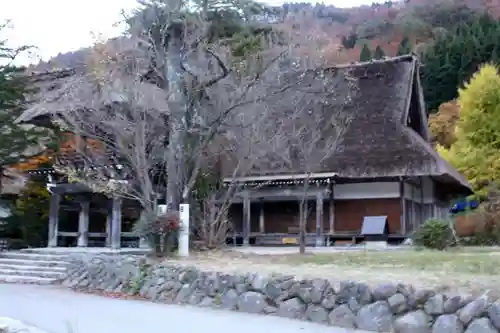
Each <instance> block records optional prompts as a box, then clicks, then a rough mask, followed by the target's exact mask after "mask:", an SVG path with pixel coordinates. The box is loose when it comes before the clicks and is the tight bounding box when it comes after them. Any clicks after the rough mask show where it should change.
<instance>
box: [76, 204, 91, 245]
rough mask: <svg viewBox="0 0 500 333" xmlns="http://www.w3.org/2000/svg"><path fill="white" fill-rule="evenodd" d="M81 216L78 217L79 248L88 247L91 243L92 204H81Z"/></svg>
mask: <svg viewBox="0 0 500 333" xmlns="http://www.w3.org/2000/svg"><path fill="white" fill-rule="evenodd" d="M80 207H81V209H80V215H79V216H78V244H77V245H78V246H79V247H87V246H88V241H89V213H90V202H88V201H86V202H82V203H80Z"/></svg>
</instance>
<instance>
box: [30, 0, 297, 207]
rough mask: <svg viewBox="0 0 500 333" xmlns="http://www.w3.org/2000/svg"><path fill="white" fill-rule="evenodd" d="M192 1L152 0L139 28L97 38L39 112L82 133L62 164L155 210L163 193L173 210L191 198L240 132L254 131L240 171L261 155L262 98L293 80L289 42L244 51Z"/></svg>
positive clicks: (97, 186)
mask: <svg viewBox="0 0 500 333" xmlns="http://www.w3.org/2000/svg"><path fill="white" fill-rule="evenodd" d="M186 6H187V3H184V2H182V1H176V2H175V3H173V2H171V3H166V2H164V1H154V2H148V3H147V4H145V7H144V8H143V10H142V11H141V12H139V13H137V14H136V15H135V16H134V17H133V18H131V19H130V20H129V22H130V24H131V29H130V35H129V36H127V37H126V38H118V39H115V40H112V41H109V42H107V43H105V44H99V45H96V47H95V48H94V52H93V55H92V56H91V57H90V59H89V60H88V63H87V64H86V66H85V69H84V70H83V71H82V72H81V73H79V74H78V75H76V76H75V77H73V78H71V79H70V80H68V81H67V82H64V84H63V86H62V87H61V88H59V89H56V90H52V91H48V92H46V93H45V95H44V96H43V97H42V100H41V101H40V102H39V103H37V104H36V105H34V106H33V107H32V108H31V110H29V112H30V113H32V114H37V113H40V112H46V110H51V112H53V114H54V116H55V117H56V118H57V119H56V123H57V124H59V126H60V127H61V128H62V129H63V130H65V131H69V132H72V133H75V134H76V135H77V137H80V138H82V140H80V144H77V145H75V152H74V154H73V155H72V157H71V160H66V161H63V160H62V159H60V161H59V162H60V163H59V170H60V171H62V172H64V173H65V174H68V175H69V176H70V178H72V179H74V180H75V181H78V182H81V183H84V184H86V185H87V186H89V187H91V188H92V189H93V190H95V191H98V192H104V193H107V194H109V195H114V196H120V197H124V198H129V199H133V200H135V201H138V202H139V203H140V204H141V206H142V207H143V209H144V210H145V211H146V213H148V214H154V213H155V212H156V202H157V199H158V197H160V196H163V193H165V194H166V195H165V196H166V201H167V206H168V209H170V210H175V209H176V208H177V207H178V204H179V203H181V202H188V201H189V199H191V197H192V195H193V188H194V187H195V185H196V182H197V180H198V179H199V177H200V173H203V171H207V169H210V167H211V166H212V165H211V164H210V162H211V160H213V156H212V155H211V153H212V152H213V151H219V152H223V151H226V152H228V150H229V151H230V149H229V148H230V147H231V145H232V143H233V141H234V140H233V141H232V139H231V135H230V133H231V132H240V133H243V132H245V131H246V132H245V133H247V138H246V140H247V141H246V142H247V144H248V147H247V148H246V154H244V155H241V154H240V153H241V152H243V150H241V149H242V148H241V147H240V148H239V149H240V150H239V151H238V153H237V154H233V156H246V157H247V159H246V160H245V162H244V163H240V165H241V167H237V168H235V175H239V176H241V175H242V174H244V172H245V170H247V169H248V168H250V167H251V166H252V164H253V163H256V162H258V161H259V159H258V156H259V154H260V152H259V151H258V150H256V149H254V146H253V145H252V144H251V143H252V142H253V141H255V139H256V138H258V135H257V134H256V133H257V132H255V128H256V126H257V124H259V123H260V124H262V123H264V121H263V119H264V118H265V113H263V112H262V110H263V107H259V104H261V103H263V102H264V101H265V100H266V99H267V98H268V97H269V96H276V95H278V94H280V93H282V92H283V91H285V90H286V89H287V88H288V86H287V85H283V84H281V82H279V80H277V75H276V74H275V73H276V71H277V70H278V63H279V62H280V61H281V59H282V58H283V56H284V53H283V52H284V50H283V48H280V47H274V44H273V43H272V40H271V39H269V38H270V37H269V34H268V35H262V36H260V37H259V38H260V39H259V38H258V41H259V43H261V44H260V46H259V47H255V45H254V47H255V49H256V50H254V51H252V52H250V53H249V54H246V55H244V56H234V55H233V54H232V50H233V49H232V48H231V45H229V43H230V41H228V40H225V41H217V42H210V41H209V38H208V37H207V34H208V32H209V31H210V22H209V21H208V19H207V18H206V15H207V8H206V7H205V8H204V9H202V10H201V11H198V12H187V11H186ZM254 42H255V40H254ZM249 120H250V121H249ZM248 124H252V126H250V127H249V126H248ZM89 140H90V141H93V142H94V143H95V145H94V147H89V145H88V142H89ZM221 142H222V144H226V146H225V147H219V146H218V145H220V143H221ZM229 142H231V144H229ZM223 148H224V149H223ZM233 153H234V151H233ZM238 154H239V155H238ZM75 156H78V160H77V161H76V160H75ZM209 171H210V170H208V172H209ZM227 192H228V193H231V191H227ZM226 201H228V200H226ZM223 211H224V210H220V214H221V216H222V214H223Z"/></svg>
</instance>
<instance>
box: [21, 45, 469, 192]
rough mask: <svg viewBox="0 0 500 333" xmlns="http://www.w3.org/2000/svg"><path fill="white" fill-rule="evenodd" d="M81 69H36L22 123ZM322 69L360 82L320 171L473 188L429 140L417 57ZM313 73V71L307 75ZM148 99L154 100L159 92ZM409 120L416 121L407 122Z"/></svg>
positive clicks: (262, 172)
mask: <svg viewBox="0 0 500 333" xmlns="http://www.w3.org/2000/svg"><path fill="white" fill-rule="evenodd" d="M80 71H81V69H80ZM315 72H316V73H317V72H318V71H315ZM79 73H81V72H79V70H77V69H59V70H52V71H46V72H38V73H34V74H33V75H32V80H33V82H34V83H35V84H36V85H37V86H39V87H40V90H41V91H40V95H39V96H37V97H35V99H38V100H39V101H41V102H38V103H36V104H34V105H35V106H34V107H33V108H30V109H28V110H27V111H26V112H25V113H24V114H23V115H22V116H21V117H20V118H19V119H18V121H22V122H29V121H31V120H33V119H34V118H36V117H40V116H43V115H47V114H50V113H54V112H56V110H58V107H57V105H58V104H57V103H56V101H57V98H58V97H57V96H58V95H59V93H58V92H59V91H61V89H63V90H65V89H68V88H71V87H72V86H73V84H74V80H75V78H76V79H78V78H79V77H81V74H79ZM321 73H322V75H329V73H330V74H331V75H332V76H338V75H339V73H340V74H342V73H344V74H345V76H349V77H352V78H353V79H355V80H356V86H357V89H356V92H355V93H353V94H352V95H351V96H350V98H349V103H348V104H345V103H344V100H343V99H342V98H333V100H331V101H328V103H327V104H328V105H327V106H326V110H327V109H331V110H335V109H336V108H338V107H340V106H339V103H343V105H342V108H344V109H345V112H347V113H349V115H350V117H351V121H350V122H349V123H348V125H347V127H346V128H345V129H344V131H343V135H342V137H341V138H340V140H339V144H338V146H337V149H336V150H335V152H334V153H333V154H332V155H331V157H330V158H328V160H326V161H325V162H324V163H323V164H322V165H318V166H317V167H316V168H315V169H314V170H313V171H314V172H315V173H323V174H334V175H335V176H336V177H339V178H348V179H367V178H372V179H373V178H388V177H418V176H431V177H434V178H435V179H437V180H439V181H442V182H444V183H447V184H449V185H451V186H456V187H457V190H458V191H461V192H464V193H469V192H471V186H470V185H469V183H468V182H467V180H466V179H465V178H464V177H463V176H462V175H461V174H460V173H459V172H458V171H457V170H456V169H455V168H453V167H452V166H451V165H450V164H449V163H447V162H446V161H444V160H443V159H442V158H441V157H440V156H439V155H438V154H437V153H436V152H435V151H434V149H433V147H432V146H431V144H430V142H429V134H428V129H427V115H426V110H425V105H424V101H423V95H422V88H421V86H420V79H419V62H418V60H417V58H416V57H414V56H412V55H408V56H401V57H395V58H388V59H384V60H374V61H371V62H366V63H356V64H350V65H345V66H337V67H334V68H326V69H322V70H321ZM308 74H311V73H308ZM308 76H311V75H306V76H305V77H306V78H307V77H308ZM333 81H335V82H336V84H337V86H336V88H335V89H336V94H337V95H339V94H343V93H344V92H346V93H348V92H349V91H351V89H349V88H347V87H342V86H338V84H339V82H340V84H342V81H343V82H344V83H343V84H345V85H348V84H350V80H347V79H344V80H340V81H339V80H338V79H335V80H333ZM148 91H150V90H148ZM145 93H147V92H145ZM285 99H286V96H285ZM285 99H284V100H285ZM147 100H155V96H152V97H151V98H147V99H145V101H147ZM84 102H85V101H82V103H84ZM72 103H73V102H72ZM290 103H291V104H293V101H292V100H290ZM290 108H293V105H290ZM409 122H411V125H408V123H409ZM226 171H227V172H224V174H225V175H227V176H229V175H231V174H232V170H231V169H230V168H229V169H226ZM303 172H304V171H303V170H298V169H296V168H294V169H290V168H280V167H276V165H271V164H269V166H268V167H265V166H263V164H260V163H259V168H258V170H257V169H254V170H253V171H252V172H251V173H250V174H248V176H249V177H245V178H247V179H251V178H254V179H257V178H261V177H263V176H265V177H266V178H269V179H272V178H273V177H275V178H283V177H286V176H287V175H291V174H300V173H303Z"/></svg>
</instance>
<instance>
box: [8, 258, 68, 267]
mask: <svg viewBox="0 0 500 333" xmlns="http://www.w3.org/2000/svg"><path fill="white" fill-rule="evenodd" d="M0 265H19V266H38V267H67V265H68V263H67V262H65V261H55V260H30V259H26V260H25V259H20V258H16V259H11V258H0Z"/></svg>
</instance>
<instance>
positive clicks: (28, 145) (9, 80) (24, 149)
mask: <svg viewBox="0 0 500 333" xmlns="http://www.w3.org/2000/svg"><path fill="white" fill-rule="evenodd" d="M5 28H6V24H2V25H0V31H1V30H4V29H5ZM26 49H27V47H22V48H18V49H13V48H9V47H8V45H7V41H0V191H1V179H2V178H3V177H4V176H5V169H6V168H7V167H9V166H11V165H13V164H15V163H17V162H19V161H21V160H23V159H25V158H29V157H31V156H33V155H36V154H38V153H39V152H40V149H38V148H41V147H40V146H41V145H40V141H43V140H41V138H42V137H43V138H46V135H47V133H46V132H45V131H42V130H41V129H37V128H30V129H28V128H27V127H26V126H25V125H19V124H16V123H15V120H16V119H17V118H18V117H19V116H20V115H21V113H22V112H23V107H24V104H25V102H26V100H25V97H26V94H28V93H30V91H29V90H30V89H28V82H27V80H26V78H25V76H24V75H23V73H22V72H23V70H24V69H23V68H22V67H18V66H15V65H13V63H12V62H13V60H14V59H15V58H16V56H17V55H18V54H19V53H20V52H22V51H25V50H26Z"/></svg>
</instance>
